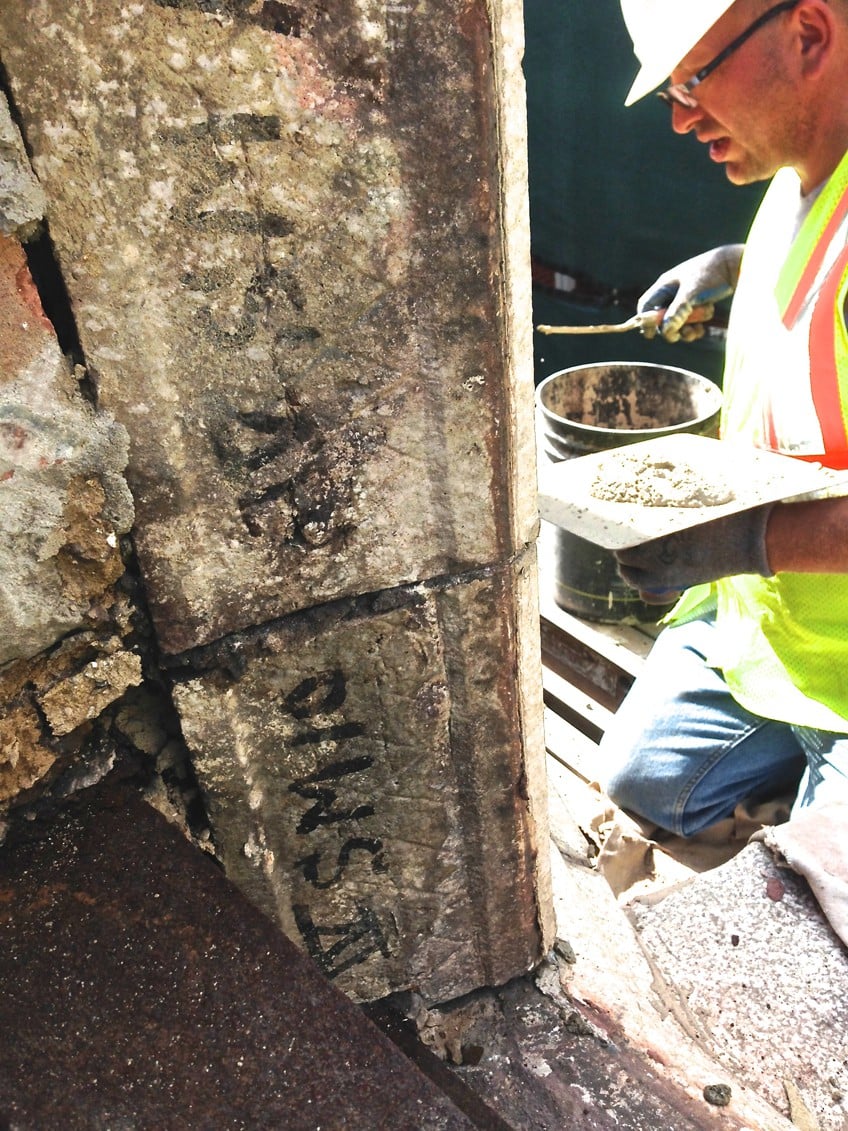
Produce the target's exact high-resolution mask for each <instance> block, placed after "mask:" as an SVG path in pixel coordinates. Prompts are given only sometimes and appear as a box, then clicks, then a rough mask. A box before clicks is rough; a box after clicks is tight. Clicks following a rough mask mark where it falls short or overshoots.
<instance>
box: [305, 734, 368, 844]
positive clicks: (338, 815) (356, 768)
mask: <svg viewBox="0 0 848 1131" xmlns="http://www.w3.org/2000/svg"><path fill="white" fill-rule="evenodd" d="M373 765H374V759H373V758H372V757H371V756H370V755H368V754H363V755H362V756H361V757H359V758H347V759H345V760H344V761H342V762H331V763H330V765H329V766H325V767H324V769H323V770H317V771H316V772H315V773H314V774H309V776H308V777H305V778H298V779H297V780H296V781H293V782H292V783H291V785H290V786H289V792H290V793H296V794H297V795H298V797H302V798H304V799H305V800H307V801H314V802H315V804H314V805H313V806H312V808H311V809H309V810H308V811H307V812H306V813H304V814H303V816H302V817H301V818H300V823H299V824H298V826H297V829H296V832H298V833H299V834H300V835H301V836H304V835H306V834H307V833H311V832H313V831H314V830H315V829H317V828H318V826H319V825H332V824H336V823H337V822H339V821H358V820H360V819H361V818H363V817H370V816H372V815H373V813H374V806H373V805H357V806H355V807H354V808H352V809H334V808H333V806H334V805H335V803H336V799H337V797H338V793H337V792H336V790H335V789H333V787H332V786H329V785H325V786H321V785H318V784H317V783H318V782H327V781H337V780H338V779H339V778H341V777H345V776H346V775H348V774H359V773H362V771H363V770H367V769H369V768H370V767H371V766H373Z"/></svg>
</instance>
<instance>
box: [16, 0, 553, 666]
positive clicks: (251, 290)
mask: <svg viewBox="0 0 848 1131" xmlns="http://www.w3.org/2000/svg"><path fill="white" fill-rule="evenodd" d="M0 36H2V40H3V54H4V64H5V66H6V69H7V72H8V75H9V79H10V82H11V85H12V89H13V91H14V94H15V98H16V103H17V105H18V107H19V109H20V112H21V114H22V117H23V120H24V122H25V129H26V136H27V141H28V145H29V147H30V150H31V152H32V154H33V163H34V166H35V169H36V171H37V173H38V176H39V179H40V180H41V182H42V184H43V185H44V187H45V189H46V191H47V193H48V197H49V200H50V209H49V220H50V231H51V235H52V238H53V240H54V242H55V245H56V248H57V251H58V254H59V257H60V260H61V264H62V267H63V270H64V274H65V279H66V282H67V286H68V290H69V293H70V295H71V298H72V301H73V305H74V309H75V312H76V316H77V323H78V327H79V333H80V337H81V340H82V343H83V347H84V350H85V354H86V358H87V361H88V362H89V363H90V368H91V371H92V373H93V375H94V377H95V380H96V383H97V387H98V392H99V396H100V398H101V402H102V404H103V405H104V406H105V407H107V408H109V409H110V410H112V411H114V413H115V415H116V417H117V418H118V419H119V420H120V421H121V422H122V423H123V424H124V425H125V426H126V428H127V430H128V431H129V433H130V436H131V441H132V448H131V461H130V469H129V473H128V474H129V478H130V483H131V486H132V489H133V493H134V496H135V499H136V504H137V511H138V520H139V521H138V527H137V546H138V550H139V555H140V561H141V565H142V569H143V571H144V574H145V580H146V586H147V592H148V596H149V600H150V604H151V609H152V614H153V617H154V619H155V621H156V626H157V632H158V637H159V642H160V644H161V645H162V647H163V648H164V649H165V650H166V651H169V652H180V651H182V650H184V649H187V648H190V647H193V646H196V645H198V644H202V643H205V642H209V641H211V640H214V639H218V638H220V637H222V636H224V635H226V634H227V633H228V632H230V631H232V630H234V629H241V628H244V627H246V626H248V625H250V624H258V623H262V622H263V621H265V620H269V619H271V618H274V617H279V616H281V615H284V614H286V613H288V612H290V611H293V610H298V609H302V608H305V607H309V606H312V605H316V604H319V603H321V602H323V601H326V600H332V599H336V598H339V597H342V596H346V595H355V594H359V593H366V592H376V591H379V590H382V589H387V588H391V587H393V586H396V585H400V584H405V583H409V582H414V581H418V580H421V579H426V578H430V577H437V576H442V575H449V574H457V573H461V572H462V571H464V570H468V569H475V568H478V567H480V566H484V565H487V564H491V563H496V562H502V561H505V560H507V559H508V558H509V557H510V556H511V555H512V554H514V553H515V552H517V551H518V550H520V548H521V547H522V546H523V545H524V544H526V543H527V542H529V541H531V540H532V539H533V537H534V536H535V525H536V504H535V475H534V470H533V469H534V466H535V452H534V444H533V437H532V352H531V349H530V302H529V287H530V276H529V238H528V228H527V217H526V211H527V203H526V170H525V162H524V152H525V145H524V133H523V126H524V101H523V88H522V85H521V75H520V52H521V13H520V4H518V3H517V0H509V2H504V3H495V2H491V3H487V2H486V0H473V2H471V3H466V4H462V5H456V4H454V3H452V2H450V0H421V2H420V3H417V4H415V5H412V6H410V5H394V6H391V5H390V6H380V5H365V6H363V5H361V4H358V3H353V2H352V0H351V2H340V3H338V4H335V5H330V6H329V7H328V6H326V5H324V6H321V5H319V6H315V5H308V6H292V5H279V4H272V3H257V4H246V3H241V2H240V0H239V2H232V3H231V2H227V3H221V4H208V3H206V2H205V0H203V2H201V0H196V2H195V0H180V2H179V3H173V2H171V0H151V2H148V3H124V2H123V0H105V2H103V3H100V4H97V5H91V4H70V5H69V4H66V3H65V2H64V0H39V3H38V4H31V3H29V2H28V0H6V2H5V3H4V4H3V5H2V8H1V9H0ZM510 103H511V105H512V107H513V109H512V110H509V111H507V110H505V109H504V107H506V106H508V105H510ZM521 297H523V299H524V300H525V301H524V303H523V305H522V304H521V303H519V302H516V301H515V300H516V298H521ZM519 468H520V469H521V470H522V474H521V475H519V474H517V469H519Z"/></svg>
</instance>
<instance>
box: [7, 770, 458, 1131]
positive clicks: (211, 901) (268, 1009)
mask: <svg viewBox="0 0 848 1131" xmlns="http://www.w3.org/2000/svg"><path fill="white" fill-rule="evenodd" d="M0 985H2V987H3V988H2V992H0V1028H2V1032H3V1040H2V1042H0V1127H2V1128H8V1129H10V1131H11V1128H15V1129H16V1131H36V1129H37V1131H48V1129H50V1128H62V1131H75V1129H89V1128H91V1129H95V1128H96V1129H98V1131H103V1129H105V1128H109V1129H110V1131H134V1129H141V1128H144V1129H150V1128H157V1129H167V1128H174V1129H176V1128H181V1129H182V1128H209V1129H210V1131H211V1129H213V1128H214V1129H215V1131H221V1129H224V1128H246V1129H247V1128H249V1129H250V1131H258V1129H262V1128H269V1129H272V1128H273V1129H274V1131H280V1129H282V1128H285V1129H286V1131H300V1129H302V1131H307V1129H308V1131H317V1129H318V1128H321V1129H322V1131H331V1129H336V1128H356V1129H361V1131H366V1129H367V1131H375V1129H378V1128H388V1127H391V1128H392V1129H393V1131H398V1129H404V1128H406V1129H408V1131H421V1129H426V1128H432V1129H439V1131H464V1129H467V1128H470V1127H472V1126H474V1125H475V1124H474V1123H473V1122H471V1121H470V1120H469V1119H468V1118H467V1117H466V1116H465V1115H463V1114H462V1113H461V1112H460V1111H459V1109H458V1108H457V1107H456V1106H455V1105H454V1104H453V1103H452V1102H451V1101H450V1100H449V1099H447V1098H446V1097H445V1096H444V1095H442V1094H441V1092H440V1091H439V1090H438V1089H437V1088H436V1087H435V1086H434V1085H433V1084H431V1083H430V1081H429V1080H427V1078H426V1077H425V1076H424V1075H423V1074H422V1073H421V1072H419V1071H418V1069H416V1068H415V1066H414V1065H412V1064H411V1063H410V1062H409V1061H408V1060H407V1059H406V1058H405V1057H404V1056H403V1055H402V1054H401V1053H400V1052H399V1051H397V1049H396V1048H395V1046H394V1045H393V1044H392V1043H391V1042H390V1041H389V1040H388V1039H387V1038H386V1037H384V1036H383V1034H382V1033H380V1032H379V1030H378V1029H377V1028H376V1027H375V1026H374V1025H372V1024H371V1023H370V1022H369V1021H368V1020H367V1018H365V1017H364V1016H363V1015H362V1013H361V1012H360V1011H359V1010H358V1008H357V1007H356V1006H355V1005H354V1004H353V1003H352V1002H351V1001H350V1000H349V999H347V998H346V997H344V995H342V994H341V993H340V992H339V991H337V990H335V989H334V988H333V987H332V986H331V985H330V984H329V983H328V982H327V981H326V979H325V978H324V977H323V976H322V975H321V974H320V973H319V972H318V970H317V968H316V967H315V966H314V964H313V963H312V962H311V961H310V960H309V959H308V958H307V957H306V956H304V955H303V954H302V953H301V952H300V951H299V950H298V949H297V948H296V947H295V946H294V945H293V944H292V943H290V942H289V941H288V940H287V939H286V938H285V937H284V936H283V935H282V934H281V933H280V931H279V930H278V929H277V928H276V927H275V926H274V925H273V924H272V923H271V922H270V921H269V920H268V919H267V918H266V917H265V916H264V915H262V914H261V913H260V912H259V911H257V910H256V909H255V908H254V907H253V906H252V905H251V904H249V903H248V902H247V901H246V900H245V899H244V897H242V896H241V895H240V894H239V893H238V891H237V890H236V889H235V888H234V887H233V886H232V885H231V884H230V883H229V882H228V881H227V880H226V879H225V878H224V877H223V875H222V874H221V872H220V871H219V869H218V867H217V865H216V864H215V863H214V862H213V861H212V860H211V858H208V857H206V856H204V854H203V853H201V852H200V851H199V850H198V849H196V848H195V847H194V846H193V845H192V844H191V843H190V842H189V841H187V840H185V839H184V838H183V837H182V836H181V835H180V833H179V832H178V831H177V830H175V829H174V828H173V827H172V826H170V825H169V824H168V823H167V822H166V821H165V820H164V819H163V818H162V817H161V816H160V815H159V814H158V813H156V812H154V810H153V809H151V808H150V807H149V806H148V805H147V804H145V803H144V802H142V801H141V800H139V799H137V798H135V797H134V796H128V795H127V794H126V793H118V792H117V791H116V790H114V789H113V790H111V791H110V792H108V793H106V792H104V791H101V790H96V791H91V793H90V794H89V795H88V796H87V798H86V800H85V801H84V802H79V803H77V804H75V805H73V806H71V807H69V808H68V809H66V810H64V811H63V812H62V813H61V814H60V815H59V816H58V817H57V818H55V819H54V821H53V822H52V823H51V824H50V826H49V827H47V828H44V829H41V828H31V829H28V830H27V835H26V836H25V837H23V836H20V835H18V836H17V837H16V838H15V840H14V842H13V843H7V845H6V846H5V847H4V848H3V850H2V852H0Z"/></svg>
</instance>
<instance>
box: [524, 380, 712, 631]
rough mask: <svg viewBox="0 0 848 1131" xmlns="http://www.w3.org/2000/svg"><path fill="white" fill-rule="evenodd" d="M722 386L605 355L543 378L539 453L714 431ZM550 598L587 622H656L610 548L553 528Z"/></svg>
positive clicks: (582, 451)
mask: <svg viewBox="0 0 848 1131" xmlns="http://www.w3.org/2000/svg"><path fill="white" fill-rule="evenodd" d="M720 412H721V390H720V389H719V387H718V386H717V385H716V384H714V383H713V382H712V381H709V380H708V379H707V378H706V377H702V376H701V375H700V374H699V373H692V372H690V371H689V370H686V369H676V368H673V367H671V366H667V365H652V364H649V363H643V362H629V361H610V362H604V363H603V364H597V365H596V364H593V365H578V366H575V367H573V368H571V369H562V370H560V371H559V372H557V373H552V374H551V375H550V376H549V377H546V378H545V379H544V380H543V381H542V382H541V383H540V384H539V386H538V387H537V389H536V419H537V433H538V443H539V447H540V458H543V459H548V460H551V461H553V462H559V461H561V460H564V459H573V458H574V457H575V456H582V455H588V454H590V453H592V452H599V451H606V450H607V449H609V448H616V447H620V446H621V445H623V444H634V443H636V442H638V441H639V440H650V439H655V438H656V437H658V436H664V435H668V434H670V433H674V432H694V433H695V434H696V435H699V436H715V435H716V434H717V433H718V422H719V414H720ZM553 556H554V567H555V568H554V598H555V600H556V602H557V604H558V605H560V606H561V607H562V608H564V609H566V610H568V611H569V612H572V613H575V614H577V615H579V616H583V617H586V618H587V619H589V620H596V621H606V622H609V623H615V622H620V621H623V620H638V621H656V620H657V619H658V617H660V616H661V615H662V613H663V612H664V611H665V609H664V608H663V607H658V606H657V605H646V604H645V603H644V602H643V601H640V600H639V597H638V596H637V594H636V591H635V590H634V589H631V588H630V587H629V586H627V585H625V584H624V582H623V581H622V580H621V578H620V577H619V574H618V568H617V566H616V562H615V556H614V555H613V554H612V552H611V551H609V550H604V549H603V548H601V547H600V546H596V545H595V544H594V543H593V542H587V541H586V540H585V539H584V538H580V537H578V536H577V535H576V534H571V533H570V532H569V531H567V530H562V529H560V528H559V527H556V528H555V530H554V534H553Z"/></svg>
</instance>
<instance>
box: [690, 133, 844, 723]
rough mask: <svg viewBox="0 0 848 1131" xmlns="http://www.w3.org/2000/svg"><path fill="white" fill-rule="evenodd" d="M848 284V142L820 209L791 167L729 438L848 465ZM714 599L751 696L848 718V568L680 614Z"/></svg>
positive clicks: (772, 227)
mask: <svg viewBox="0 0 848 1131" xmlns="http://www.w3.org/2000/svg"><path fill="white" fill-rule="evenodd" d="M775 280H777V285H776V286H775ZM846 291H848V154H846V156H845V157H844V158H843V160H842V162H841V164H840V165H839V167H838V168H837V170H836V172H835V173H834V174H833V175H832V177H831V178H830V179H829V180H828V182H827V183H826V184H825V185H824V187H823V188H822V189H821V191H820V192H819V193H818V195H817V196H816V197H815V200H814V202H813V203H812V206H808V207H807V208H806V209H805V206H804V202H803V200H802V198H801V193H800V182H799V180H798V177H797V175H796V174H795V173H794V172H793V171H792V170H789V169H784V170H781V171H780V172H779V173H778V174H777V176H776V177H775V178H774V180H773V181H772V183H771V185H770V186H769V189H768V191H767V192H766V195H765V197H764V199H763V203H762V205H761V206H760V209H759V211H758V212H757V216H756V218H755V220H754V223H753V225H752V227H751V232H750V234H749V237H748V240H747V242H746V245H745V254H744V257H743V261H742V270H741V273H740V278H739V285H738V287H737V290H736V294H735V295H734V299H733V308H732V312H731V318H730V326H729V328H728V341H727V360H726V364H725V378H724V405H723V410H722V420H721V435H722V437H723V438H725V439H729V438H734V439H745V440H746V441H749V442H751V443H753V444H755V445H757V446H758V447H763V448H767V449H770V450H773V451H779V452H783V453H786V454H789V455H793V456H796V457H798V458H800V459H807V460H816V461H818V462H821V463H823V464H825V465H826V466H829V467H835V468H840V469H843V468H848V332H846V326H845V318H844V313H843V311H844V304H845V296H846ZM708 600H709V601H715V605H716V624H717V627H718V632H717V634H716V639H717V644H716V648H715V651H714V652H713V654H711V655H710V656H709V657H708V659H709V662H710V663H711V664H712V665H713V666H715V667H717V668H719V669H720V670H721V671H722V672H723V674H724V677H725V679H726V681H727V684H728V686H729V687H730V689H731V691H732V693H733V695H734V697H735V698H736V699H737V700H738V701H739V702H740V703H741V704H742V705H743V706H745V707H747V708H748V709H749V710H751V711H754V712H755V713H757V714H759V715H763V716H765V717H766V718H773V719H779V720H781V721H784V722H789V723H794V724H797V725H801V726H810V727H817V728H820V729H823V730H831V731H837V732H846V731H848V575H844V574H801V573H781V574H778V575H776V576H775V577H771V578H763V577H759V576H756V575H745V576H742V577H730V578H725V579H722V580H721V581H719V582H716V583H715V584H714V585H713V586H697V587H695V588H694V589H692V590H690V591H689V592H688V593H686V594H684V596H683V598H682V600H681V601H680V602H679V604H678V606H677V607H676V608H675V609H674V610H673V612H672V614H671V616H670V617H669V620H670V621H672V622H679V621H681V620H685V619H689V618H691V617H692V616H695V615H697V614H698V612H699V611H700V610H702V609H703V608H704V606H705V602H706V601H708Z"/></svg>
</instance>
